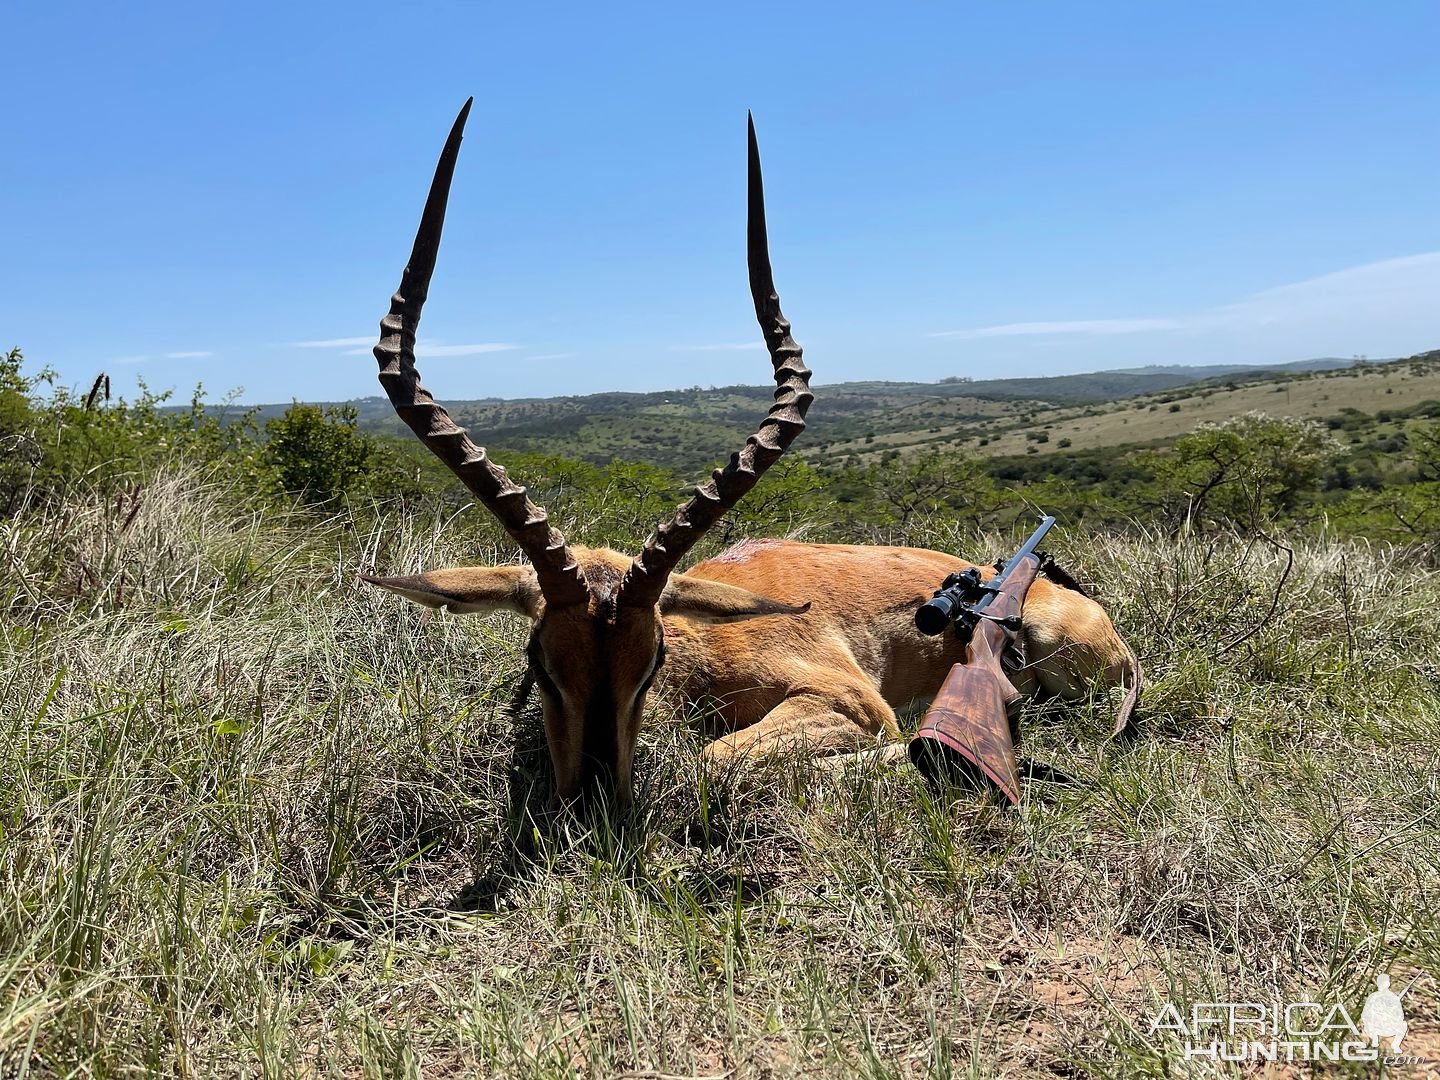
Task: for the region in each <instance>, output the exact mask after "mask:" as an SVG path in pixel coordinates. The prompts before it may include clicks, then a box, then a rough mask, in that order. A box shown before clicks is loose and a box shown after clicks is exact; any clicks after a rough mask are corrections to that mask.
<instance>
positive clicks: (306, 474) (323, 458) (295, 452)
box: [260, 403, 380, 505]
mask: <svg viewBox="0 0 1440 1080" xmlns="http://www.w3.org/2000/svg"><path fill="white" fill-rule="evenodd" d="M357 420H358V414H357V413H356V411H355V409H354V407H353V406H350V405H336V406H330V407H326V408H321V407H320V406H318V405H302V404H299V403H296V404H294V405H291V406H290V408H288V409H286V410H285V413H284V415H282V416H277V417H276V418H275V419H273V420H270V421H268V422H267V423H266V424H265V447H264V450H263V451H262V452H261V455H260V457H261V463H262V467H263V468H264V469H265V470H267V471H268V473H269V475H270V476H271V478H272V479H273V482H274V485H275V487H276V488H278V489H279V490H280V491H282V492H284V493H285V494H287V495H293V496H298V497H299V498H301V499H303V500H305V501H306V502H308V503H311V504H314V505H324V504H327V503H332V502H335V501H336V500H339V499H341V498H343V497H345V496H346V495H351V494H356V493H358V492H360V491H362V490H366V489H367V488H368V487H369V486H370V485H369V481H370V479H371V474H372V473H373V472H374V471H375V470H376V467H377V465H378V464H379V460H378V459H379V457H380V451H379V447H378V445H377V443H376V441H375V439H373V438H372V437H371V436H369V435H367V434H366V433H365V432H363V431H361V430H360V429H359V428H358V427H357V426H356V422H357Z"/></svg>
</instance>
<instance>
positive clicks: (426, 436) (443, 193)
mask: <svg viewBox="0 0 1440 1080" xmlns="http://www.w3.org/2000/svg"><path fill="white" fill-rule="evenodd" d="M474 100H475V99H474V98H471V99H470V100H468V101H466V102H465V106H464V108H462V109H461V110H460V115H459V116H457V117H456V118H455V126H454V127H453V128H451V129H450V137H449V138H448V139H446V140H445V149H444V150H442V151H441V152H440V162H439V164H437V165H436V166H435V179H434V180H433V181H432V182H431V184H430V196H429V198H427V199H426V200H425V213H424V214H423V215H422V216H421V218H420V229H419V231H418V232H416V234H415V247H414V249H413V250H412V251H411V252H410V262H409V263H408V264H407V265H406V267H405V273H404V274H403V275H402V276H401V278H400V290H399V291H398V292H397V293H396V294H395V295H394V296H393V297H391V298H390V314H388V315H386V316H385V318H383V319H382V320H380V343H379V344H378V345H376V346H375V359H376V360H377V361H379V363H380V385H382V386H383V387H385V393H386V395H387V396H389V398H390V404H392V405H394V406H395V411H396V413H398V414H399V416H400V419H401V420H404V421H405V423H406V424H407V425H408V426H409V428H410V430H411V431H413V432H414V433H415V434H416V435H417V436H419V438H420V441H421V442H423V443H424V444H425V445H426V446H427V447H429V448H430V451H431V452H432V453H433V454H434V455H435V456H436V457H438V458H439V459H440V460H441V461H443V462H444V463H445V464H446V465H447V466H449V468H450V471H451V472H453V473H454V474H455V475H456V476H458V477H459V478H460V482H461V483H463V484H464V485H465V486H466V487H467V488H469V489H470V490H471V491H472V492H474V493H475V495H476V496H477V497H478V498H479V499H480V501H481V502H482V503H484V504H485V506H486V507H487V508H488V509H489V510H490V512H491V513H492V514H494V515H495V517H496V518H498V519H499V521H500V524H501V525H503V526H504V527H505V531H506V532H508V533H509V534H510V535H511V537H512V538H513V539H514V540H515V542H516V543H517V544H519V545H520V550H522V551H523V552H525V554H526V555H527V556H528V557H529V559H530V561H531V562H532V563H533V564H534V566H535V576H536V577H537V578H538V580H539V584H540V591H541V593H543V594H544V596H545V602H546V603H547V604H550V605H552V606H554V607H567V606H569V605H572V604H583V603H586V602H587V601H588V599H589V590H588V589H587V587H586V584H585V572H584V571H583V570H582V569H581V568H580V565H579V563H577V562H576V561H575V558H574V556H573V555H572V554H571V553H570V549H569V548H568V547H567V546H566V544H565V538H564V537H563V536H561V535H560V533H559V532H557V531H556V530H555V529H552V528H551V527H550V523H549V522H548V521H547V520H546V517H545V511H544V509H543V508H542V507H539V506H536V505H535V504H534V503H532V502H531V501H530V500H529V499H528V498H526V496H525V488H524V487H522V486H521V485H519V484H517V483H515V481H513V480H511V479H510V478H509V477H508V476H506V475H505V470H504V469H502V468H501V467H500V466H499V465H497V464H495V462H493V461H491V460H490V459H489V458H488V457H487V456H486V455H485V449H484V447H480V446H476V445H475V444H474V443H473V442H471V441H470V436H469V435H467V434H466V433H465V429H464V428H462V427H460V426H459V425H458V424H456V423H455V421H453V420H451V419H450V414H449V413H447V412H446V411H445V409H444V408H443V407H442V406H441V405H439V404H437V403H436V401H435V399H434V398H433V397H431V396H430V393H429V391H427V390H426V389H425V388H424V387H423V386H421V385H420V373H419V372H418V371H417V370H416V369H415V330H416V327H418V326H419V325H420V309H421V308H422V307H423V306H424V304H425V298H426V296H427V295H428V294H429V291H430V275H431V274H432V273H433V272H434V270H435V255H436V252H437V251H439V248H440V232H441V230H442V228H443V227H444V225H445V204H446V201H447V200H448V199H449V197H450V180H451V177H453V176H454V174H455V159H456V158H457V157H458V156H459V154H460V139H461V136H462V134H463V133H464V130H465V119H466V117H468V116H469V115H470V106H471V104H472V103H473V102H474ZM777 313H778V311H777Z"/></svg>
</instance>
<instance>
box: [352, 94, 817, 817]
mask: <svg viewBox="0 0 1440 1080" xmlns="http://www.w3.org/2000/svg"><path fill="white" fill-rule="evenodd" d="M469 112H470V102H468V101H467V102H466V103H465V107H464V108H463V109H461V110H460V115H459V116H458V117H457V118H456V120H455V126H454V127H453V128H452V129H451V131H450V138H449V139H448V140H447V141H446V143H445V149H444V151H443V152H442V153H441V155H440V163H439V164H438V165H437V166H436V169H435V179H434V181H433V183H432V184H431V187H430V197H429V198H428V199H427V200H426V203H425V212H424V214H423V216H422V217H421V220H420V229H419V232H418V233H417V234H416V237H415V247H414V249H413V250H412V251H411V254H410V262H409V264H408V265H407V266H406V267H405V272H404V275H403V276H402V277H401V279H400V290H399V292H397V293H396V294H395V295H394V297H392V298H391V301H390V313H389V314H388V315H386V316H385V318H384V319H383V320H381V323H380V343H379V344H378V345H376V346H375V358H376V359H377V360H378V361H379V362H380V382H381V385H383V386H384V387H385V392H386V394H387V395H389V398H390V401H391V403H392V404H393V405H394V406H395V411H396V412H397V413H398V414H399V415H400V418H401V419H402V420H404V421H405V423H406V424H408V425H409V427H410V429H411V430H412V431H414V432H415V434H416V435H417V436H419V438H420V440H421V441H422V442H423V443H424V444H425V445H426V446H428V447H429V448H430V449H431V450H432V451H433V452H434V453H435V454H436V456H438V457H439V458H440V459H441V460H442V461H444V462H445V464H446V465H448V466H449V467H450V469H451V470H452V471H453V472H454V473H455V474H456V476H458V477H459V478H460V480H461V482H463V483H464V484H465V486H466V487H468V488H469V489H470V491H471V492H473V493H474V494H475V495H476V497H478V498H479V499H480V501H481V502H482V503H484V504H485V506H486V507H488V508H489V510H490V511H491V513H493V514H494V515H495V516H496V518H498V519H499V521H500V524H501V525H503V526H504V527H505V531H506V532H508V533H509V534H510V536H511V537H512V538H514V540H515V542H516V543H517V544H518V545H519V546H520V549H521V550H522V551H523V552H524V553H525V554H526V556H528V557H529V560H530V565H529V566H496V567H459V568H455V569H449V570H433V571H429V572H427V573H422V574H415V575H411V576H407V577H392V578H375V577H366V578H365V580H366V581H369V582H371V583H372V584H375V585H380V586H383V587H384V588H387V589H391V590H393V591H394V592H398V593H400V594H401V595H402V596H405V597H407V598H409V599H411V600H414V601H415V602H417V603H420V604H425V605H427V606H429V607H445V608H448V609H449V610H451V611H453V612H467V613H468V612H473V613H480V614H484V613H489V612H494V611H511V612H514V613H516V614H520V615H524V616H526V617H527V618H529V619H530V620H531V633H530V642H529V645H528V647H527V650H526V652H527V657H528V659H529V661H530V672H531V675H532V676H533V677H534V679H535V681H536V683H537V685H538V686H539V687H540V691H541V695H542V705H543V708H544V712H545V733H546V737H547V740H548V742H549V746H550V758H551V761H552V763H553V764H554V767H555V780H556V788H557V790H558V793H559V794H560V796H561V797H562V798H566V799H568V798H573V797H574V796H575V795H577V794H578V793H579V792H580V789H581V787H582V785H583V784H584V782H585V781H586V780H587V779H590V778H608V779H609V780H610V781H611V782H613V784H614V786H615V789H616V792H617V794H618V795H619V796H620V798H621V799H622V800H628V799H629V796H630V780H631V763H632V759H633V756H634V750H635V737H636V734H637V733H638V730H639V722H640V714H641V712H642V710H643V708H644V704H645V695H646V692H647V691H648V690H649V688H650V684H651V682H652V681H653V680H654V678H655V675H656V673H657V672H658V671H659V669H660V666H661V664H663V663H664V661H665V631H664V624H663V623H662V621H661V619H662V616H666V617H674V618H678V619H689V620H695V621H700V622H712V623H713V622H736V621H739V620H742V619H753V618H758V617H762V616H767V615H781V616H784V615H797V614H800V613H802V612H804V611H805V609H806V607H804V606H802V607H794V606H791V605H787V604H781V603H778V602H776V601H773V600H769V599H766V598H765V597H763V596H758V595H756V594H754V593H751V592H747V591H746V590H744V589H740V588H736V587H734V586H731V585H724V584H721V583H719V582H709V581H701V580H698V579H692V578H686V577H681V576H672V573H673V571H674V570H675V568H676V566H677V565H678V564H679V562H680V560H681V559H682V558H683V557H684V556H685V553H686V552H687V551H689V550H690V548H691V547H692V546H694V544H695V542H696V541H697V540H699V539H700V537H701V536H703V535H704V534H705V531H706V530H707V529H709V528H710V526H712V525H713V524H715V522H716V521H718V520H719V519H720V517H721V515H723V514H724V513H725V511H726V510H728V509H730V508H731V507H732V506H734V505H735V503H736V502H738V501H739V500H740V498H741V497H742V496H743V495H744V494H745V493H746V492H747V491H749V490H750V489H751V488H752V487H753V486H754V485H755V482H756V481H757V480H758V479H759V478H760V475H761V474H762V473H764V471H765V470H766V469H767V468H769V467H770V466H771V465H772V464H773V463H774V462H775V461H776V459H778V458H779V457H780V455H781V454H783V453H784V452H785V449H786V447H788V446H789V445H790V443H791V441H792V440H793V439H794V438H795V436H796V435H798V434H799V433H800V431H801V430H803V429H804V427H805V419H804V418H805V411H806V410H807V409H808V408H809V406H810V401H811V393H810V387H809V382H808V380H809V378H810V372H809V371H808V370H807V369H806V368H805V366H804V365H803V364H802V363H801V361H800V346H798V345H796V344H795V342H794V341H793V340H791V338H790V324H789V323H788V322H786V321H785V317H784V315H782V314H781V312H780V300H779V297H778V296H777V295H776V294H775V286H774V284H773V282H772V280H771V275H770V256H769V251H768V244H767V241H766V234H765V197H764V192H763V190H762V186H761V180H760V155H759V151H758V149H757V147H756V142H755V127H754V124H753V123H752V124H751V125H750V162H749V168H750V199H749V203H750V205H749V215H748V255H749V263H750V290H751V293H752V294H753V296H754V300H755V314H756V317H757V318H758V319H759V321H760V327H761V330H762V331H763V332H764V335H765V343H766V346H767V347H768V348H769V350H770V357H771V363H772V366H773V367H774V372H775V382H776V386H777V389H776V391H775V404H774V405H772V406H771V407H770V411H769V412H768V413H767V414H766V416H765V418H764V419H763V420H762V421H761V422H760V427H759V430H758V431H757V432H756V433H755V434H754V435H751V436H750V437H749V438H748V439H746V441H745V445H744V447H743V448H742V449H741V450H740V451H739V452H737V453H735V454H732V455H731V457H730V461H729V463H728V464H726V465H725V466H724V468H721V469H717V470H715V472H714V474H713V475H712V476H711V478H710V479H709V480H708V481H706V482H705V483H704V484H702V485H700V486H699V487H697V488H696V489H695V494H694V496H692V497H691V499H690V500H689V501H688V502H686V503H685V504H684V505H682V506H680V507H679V508H678V509H677V510H676V512H675V516H674V517H673V518H672V519H671V520H670V521H668V522H666V523H665V524H663V525H661V526H660V527H659V528H658V529H657V530H656V532H655V534H654V535H653V536H652V537H651V538H650V540H649V541H647V542H646V544H645V547H644V549H643V550H642V551H641V552H640V554H639V555H638V556H637V557H636V558H635V559H633V560H631V559H630V558H628V557H627V556H624V555H621V554H620V553H618V552H615V551H610V550H608V549H587V548H582V547H578V546H576V547H572V546H570V545H568V544H567V543H566V542H565V538H564V537H563V536H561V535H560V533H559V532H558V531H556V530H555V529H554V528H552V527H551V526H550V523H549V521H548V520H547V518H546V516H545V511H544V510H543V509H542V508H541V507H538V506H536V505H535V504H534V503H532V502H531V501H530V500H529V499H528V498H527V497H526V494H525V488H524V487H522V486H521V485H519V484H517V483H516V482H515V481H514V480H512V479H511V478H510V477H508V476H507V475H506V474H505V470H504V469H502V468H501V467H500V466H499V465H497V464H495V462H493V461H492V460H491V459H490V458H489V457H488V456H487V455H486V453H485V451H484V449H483V448H481V447H479V446H476V445H475V444H474V443H473V442H471V441H470V438H469V436H468V435H466V433H465V431H464V429H463V428H461V427H459V426H457V425H456V424H455V422H454V421H453V420H451V419H450V416H449V415H448V414H447V413H446V412H445V410H444V409H443V408H442V407H441V406H440V405H438V404H436V402H435V399H434V398H432V397H431V396H430V394H429V393H428V392H427V391H426V390H425V389H424V387H422V386H421V385H420V374H419V372H418V371H416V369H415V328H416V326H417V324H418V323H419V321H420V309H421V306H422V305H423V304H424V303H425V297H426V294H427V292H428V290H429V286H430V275H431V273H432V271H433V270H434V268H435V255H436V252H437V250H438V249H439V246H440V232H441V228H442V226H443V225H444V221H445V204H446V200H447V198H448V196H449V192H450V179H451V177H452V175H453V174H454V171H455V160H456V158H457V156H458V155H459V152H460V139H461V134H462V132H463V130H464V127H465V119H466V117H467V115H468V114H469ZM806 606H808V605H806Z"/></svg>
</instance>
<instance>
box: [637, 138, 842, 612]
mask: <svg viewBox="0 0 1440 1080" xmlns="http://www.w3.org/2000/svg"><path fill="white" fill-rule="evenodd" d="M749 130H750V157H749V175H750V183H749V189H750V195H749V212H748V215H747V227H746V255H747V259H748V261H749V265H750V293H751V296H752V297H753V298H754V300H755V317H756V319H758V320H759V322H760V329H761V331H762V332H763V333H764V335H765V347H766V348H767V349H769V350H770V363H771V365H772V366H773V367H774V369H775V384H776V388H775V404H773V405H771V406H770V411H769V412H768V413H767V414H766V415H765V419H764V420H762V421H760V428H759V430H758V431H756V432H755V434H754V435H751V436H750V437H749V438H748V439H746V440H745V445H744V447H743V448H741V450H740V451H739V452H738V453H735V454H731V455H730V461H729V462H728V463H727V464H726V465H725V467H724V468H721V469H716V470H715V472H714V474H713V475H712V476H711V477H710V479H709V480H708V481H706V482H705V483H704V484H701V485H699V486H698V487H696V489H695V494H694V495H693V496H691V498H690V500H689V501H688V502H686V503H684V504H683V505H682V506H680V507H679V508H678V509H676V511H675V516H674V518H672V519H671V520H670V521H668V522H666V523H665V524H663V525H661V526H660V528H659V529H657V530H656V532H655V535H654V536H652V537H651V538H650V539H649V540H648V541H646V543H645V548H644V550H642V551H641V552H640V554H639V555H638V556H637V557H636V559H635V561H634V562H632V563H631V564H630V567H629V569H628V570H626V571H625V578H624V580H623V581H621V583H620V594H619V597H618V602H619V603H620V604H623V605H626V606H631V607H643V606H648V605H651V604H655V603H658V602H659V600H660V594H661V592H662V591H663V590H664V588H665V582H666V580H667V579H668V578H669V576H670V574H671V572H672V571H674V569H675V567H676V566H677V565H679V563H680V560H681V559H682V558H684V556H685V553H686V552H687V551H689V550H690V548H691V547H693V546H694V545H695V542H696V541H698V540H699V539H700V538H701V537H702V536H704V535H705V531H706V530H707V529H709V528H710V526H712V525H714V524H715V522H717V521H719V520H720V518H721V517H722V516H723V515H724V513H725V511H727V510H729V509H730V508H731V507H732V506H734V505H735V504H736V503H737V502H739V501H740V500H741V499H742V498H743V497H744V496H745V493H746V492H748V491H749V490H750V489H751V488H752V487H754V486H755V483H756V481H758V480H759V479H760V477H761V476H762V475H763V474H764V472H765V470H766V469H768V468H769V467H770V466H771V465H773V464H775V462H776V461H777V460H779V458H780V455H781V454H783V453H785V450H786V448H787V447H788V446H789V445H790V444H791V443H792V442H794V440H795V436H797V435H799V434H800V432H802V431H804V430H805V412H806V410H808V409H809V408H810V402H811V401H813V400H814V395H813V394H812V393H811V392H810V369H809V368H807V367H806V366H805V365H804V364H803V363H802V362H801V360H800V356H801V350H800V346H799V345H797V344H795V341H794V340H793V339H792V338H791V337H790V324H789V323H788V322H787V321H786V320H785V316H784V314H782V313H781V311H780V297H779V296H777V295H776V293H775V282H774V280H773V278H772V276H771V272H770V243H769V240H768V239H767V236H766V232H765V185H764V182H763V180H762V179H761V176H760V147H759V144H758V143H757V142H756V140H755V118H754V117H753V116H751V117H749Z"/></svg>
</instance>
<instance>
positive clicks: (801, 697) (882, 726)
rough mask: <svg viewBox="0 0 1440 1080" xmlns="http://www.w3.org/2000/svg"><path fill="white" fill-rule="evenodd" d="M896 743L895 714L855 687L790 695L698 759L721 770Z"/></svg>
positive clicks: (862, 688)
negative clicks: (764, 760)
mask: <svg viewBox="0 0 1440 1080" xmlns="http://www.w3.org/2000/svg"><path fill="white" fill-rule="evenodd" d="M898 737H899V728H898V726H897V724H896V722H895V713H894V711H893V710H892V709H891V708H890V706H889V705H887V704H886V703H885V699H884V698H882V697H880V695H879V694H877V693H875V692H874V691H873V690H871V689H870V688H869V687H868V686H855V687H849V688H842V689H841V690H840V692H838V693H833V692H832V693H827V694H818V693H809V692H802V693H797V694H792V695H791V696H789V697H787V698H786V699H785V700H784V701H782V702H781V703H780V704H779V705H777V706H775V708H773V709H771V710H770V711H769V712H768V713H766V714H765V715H764V716H763V717H762V718H761V719H760V720H759V721H757V722H756V723H754V724H751V725H750V726H749V727H746V728H741V729H740V730H739V731H734V732H731V733H730V734H728V735H724V736H721V737H720V738H718V739H716V740H715V741H714V742H712V743H710V744H709V745H707V746H706V747H705V749H704V750H702V751H701V752H700V753H701V757H702V758H703V760H704V762H705V764H706V765H707V766H708V767H710V768H711V769H720V770H723V769H725V768H727V767H729V766H730V765H732V764H734V763H735V762H736V761H738V760H741V759H760V758H765V757H773V756H778V755H783V754H787V753H795V752H800V753H804V754H806V755H808V756H814V757H819V756H824V755H831V754H845V753H851V752H854V751H857V750H863V749H866V748H869V747H873V746H874V745H875V743H876V742H877V741H879V740H881V739H883V738H888V739H894V738H898Z"/></svg>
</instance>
